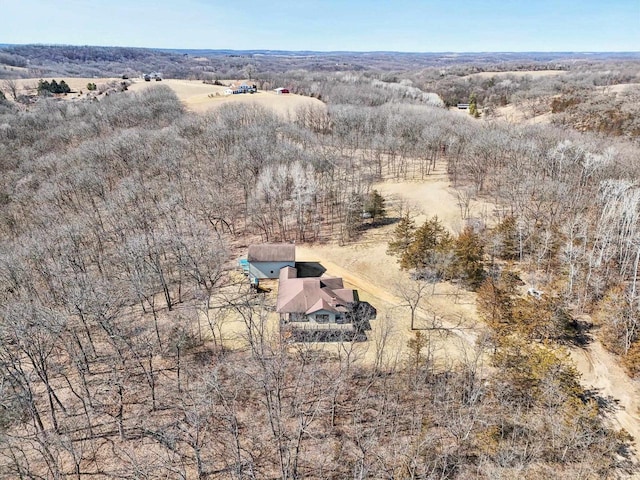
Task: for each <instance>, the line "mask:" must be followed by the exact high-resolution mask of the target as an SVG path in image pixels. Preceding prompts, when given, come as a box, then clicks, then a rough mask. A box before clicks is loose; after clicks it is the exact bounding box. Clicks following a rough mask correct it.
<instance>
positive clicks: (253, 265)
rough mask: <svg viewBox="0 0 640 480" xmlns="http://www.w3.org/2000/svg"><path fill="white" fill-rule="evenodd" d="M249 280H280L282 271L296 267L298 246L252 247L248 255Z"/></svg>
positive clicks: (271, 245) (273, 244) (273, 245)
mask: <svg viewBox="0 0 640 480" xmlns="http://www.w3.org/2000/svg"><path fill="white" fill-rule="evenodd" d="M247 262H248V264H249V265H248V273H249V278H251V279H252V280H253V279H254V278H255V279H258V280H259V279H263V278H278V277H279V275H280V269H281V268H284V267H295V266H296V246H295V245H294V244H292V243H265V244H262V245H251V246H250V247H249V253H248V255H247Z"/></svg>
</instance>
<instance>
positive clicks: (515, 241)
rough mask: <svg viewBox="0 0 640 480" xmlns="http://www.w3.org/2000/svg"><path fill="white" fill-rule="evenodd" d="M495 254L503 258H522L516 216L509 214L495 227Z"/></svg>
mask: <svg viewBox="0 0 640 480" xmlns="http://www.w3.org/2000/svg"><path fill="white" fill-rule="evenodd" d="M493 237H494V240H495V247H496V249H495V252H494V253H495V254H496V255H497V256H498V257H499V258H501V259H503V260H518V259H519V258H520V242H519V238H518V229H517V225H516V219H515V217H512V216H509V217H507V218H505V219H504V220H503V221H502V222H500V223H499V224H498V225H496V227H495V228H494V229H493Z"/></svg>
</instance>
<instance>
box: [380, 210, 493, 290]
mask: <svg viewBox="0 0 640 480" xmlns="http://www.w3.org/2000/svg"><path fill="white" fill-rule="evenodd" d="M388 253H389V254H391V255H396V256H398V261H399V262H400V266H401V268H403V269H405V270H411V271H413V272H414V277H415V278H428V279H432V280H434V281H436V280H453V279H459V280H462V281H463V283H464V284H465V285H466V286H467V287H469V288H471V289H473V290H475V289H476V288H478V287H479V286H480V284H481V283H482V281H483V279H484V277H485V271H484V246H483V244H482V241H481V239H480V236H479V235H478V234H477V233H476V232H474V230H473V229H472V228H471V227H467V228H465V229H464V230H463V231H462V232H461V233H460V235H458V236H457V237H454V236H453V235H451V233H449V231H448V230H447V229H446V228H445V227H444V226H443V225H442V223H441V222H440V220H439V219H438V217H437V216H434V217H433V218H431V219H428V220H426V221H425V222H424V223H423V224H422V226H420V227H419V228H416V226H415V222H414V221H413V219H412V218H411V217H410V215H409V214H408V213H406V214H405V215H403V216H402V218H401V219H400V221H399V222H398V224H397V225H396V228H395V230H394V233H393V239H392V240H391V241H390V242H389V248H388Z"/></svg>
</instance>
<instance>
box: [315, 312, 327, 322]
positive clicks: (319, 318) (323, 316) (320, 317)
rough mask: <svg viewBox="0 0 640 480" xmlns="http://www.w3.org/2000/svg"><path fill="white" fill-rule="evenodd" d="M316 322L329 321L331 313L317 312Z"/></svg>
mask: <svg viewBox="0 0 640 480" xmlns="http://www.w3.org/2000/svg"><path fill="white" fill-rule="evenodd" d="M316 322H318V323H329V315H328V314H326V313H317V314H316Z"/></svg>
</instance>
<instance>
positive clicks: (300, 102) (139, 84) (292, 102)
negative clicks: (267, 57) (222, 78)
mask: <svg viewBox="0 0 640 480" xmlns="http://www.w3.org/2000/svg"><path fill="white" fill-rule="evenodd" d="M38 80H39V79H37V78H28V79H20V80H16V82H17V83H18V85H19V86H20V88H21V89H22V90H23V91H24V93H28V94H35V88H36V86H37V84H38ZM45 80H49V81H50V80H51V78H48V77H47V78H45ZM55 80H56V81H58V82H59V81H60V80H64V81H65V82H66V83H67V85H69V87H70V88H71V90H72V91H73V92H74V93H70V94H68V95H65V96H64V97H63V98H65V99H69V100H73V99H77V98H80V97H86V96H87V94H88V93H89V92H88V90H87V83H90V82H92V83H95V84H96V87H97V88H98V91H99V90H100V88H101V86H107V85H108V84H111V83H115V84H116V85H117V84H119V83H120V82H122V79H120V78H86V77H85V78H74V77H64V78H56V79H55ZM129 82H132V84H131V85H130V86H129V90H130V91H133V92H139V91H142V90H144V89H147V88H151V87H154V86H156V85H166V86H168V87H170V88H171V89H172V90H173V91H174V92H175V93H176V95H177V96H178V98H179V99H180V100H182V102H183V103H184V105H185V107H186V108H187V109H188V110H191V111H193V112H206V111H208V110H211V109H214V108H217V107H220V106H221V105H224V104H227V103H246V104H254V105H260V106H263V107H265V108H267V109H270V110H273V111H274V112H276V113H277V114H278V115H280V116H281V117H282V118H284V119H290V118H294V117H295V114H296V111H297V110H298V108H300V107H301V106H305V105H311V106H321V107H323V106H324V103H322V102H321V101H320V100H318V99H315V98H310V97H305V96H302V95H295V94H286V95H276V93H275V92H272V91H262V90H260V91H258V92H257V93H255V94H241V95H225V94H224V91H225V90H226V89H227V87H223V86H219V85H208V84H204V83H202V82H201V81H199V80H175V79H167V80H163V81H162V82H156V81H151V82H145V81H144V80H142V79H140V78H133V79H129ZM80 92H82V95H80ZM98 98H99V96H98Z"/></svg>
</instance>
